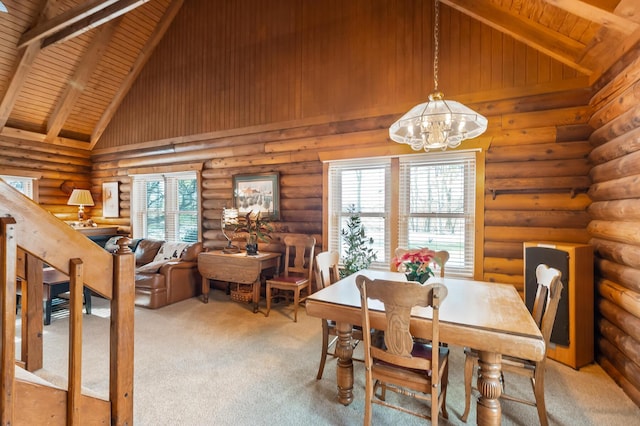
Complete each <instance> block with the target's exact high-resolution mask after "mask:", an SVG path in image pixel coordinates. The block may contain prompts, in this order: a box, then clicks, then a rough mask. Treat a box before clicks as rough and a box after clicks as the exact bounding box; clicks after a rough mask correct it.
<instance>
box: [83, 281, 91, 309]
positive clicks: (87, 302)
mask: <svg viewBox="0 0 640 426" xmlns="http://www.w3.org/2000/svg"><path fill="white" fill-rule="evenodd" d="M84 309H85V311H86V313H87V315H91V290H89V289H88V288H87V287H85V288H84Z"/></svg>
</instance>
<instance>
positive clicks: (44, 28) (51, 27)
mask: <svg viewBox="0 0 640 426" xmlns="http://www.w3.org/2000/svg"><path fill="white" fill-rule="evenodd" d="M117 1H118V0H93V1H90V2H87V3H86V4H83V5H81V6H78V7H76V8H74V9H70V10H68V11H66V12H64V13H62V14H60V15H58V16H56V17H54V18H51V19H49V20H47V21H44V22H42V23H40V24H39V25H36V26H35V27H34V28H33V29H31V30H29V31H27V32H26V33H24V34H23V35H22V37H20V40H19V41H18V46H17V47H18V48H21V47H24V46H26V45H28V44H32V43H35V42H36V41H39V40H42V39H43V38H45V37H47V36H50V35H51V34H54V33H56V32H57V31H60V30H61V29H63V28H65V27H67V26H69V25H71V24H74V23H76V22H78V21H80V20H81V19H84V18H86V17H87V16H90V15H92V14H94V13H96V12H98V11H100V10H102V9H104V8H106V7H107V6H110V5H112V4H113V3H116V2H117Z"/></svg>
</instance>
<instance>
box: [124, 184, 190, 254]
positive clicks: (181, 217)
mask: <svg viewBox="0 0 640 426" xmlns="http://www.w3.org/2000/svg"><path fill="white" fill-rule="evenodd" d="M132 200H133V203H132V206H131V208H132V218H131V219H132V226H133V237H134V238H153V239H157V240H165V241H185V242H194V241H198V230H199V229H200V226H199V223H200V221H199V215H198V212H199V211H200V208H199V203H198V200H199V196H198V179H197V175H196V173H195V172H183V173H169V174H154V175H136V176H134V177H133V196H132Z"/></svg>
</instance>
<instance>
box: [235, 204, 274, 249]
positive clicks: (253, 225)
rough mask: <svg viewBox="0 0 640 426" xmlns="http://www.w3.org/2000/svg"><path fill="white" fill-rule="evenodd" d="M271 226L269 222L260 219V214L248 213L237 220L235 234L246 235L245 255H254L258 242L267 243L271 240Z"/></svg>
mask: <svg viewBox="0 0 640 426" xmlns="http://www.w3.org/2000/svg"><path fill="white" fill-rule="evenodd" d="M272 231H273V226H271V223H269V220H268V219H266V218H263V217H262V214H261V213H260V212H257V213H254V212H253V211H250V212H249V213H247V214H246V215H245V216H244V217H240V218H238V225H237V226H236V229H235V233H236V234H238V233H246V234H247V253H248V254H256V253H257V251H258V241H261V242H264V243H266V242H268V241H269V240H270V239H271V235H270V234H271V232H272Z"/></svg>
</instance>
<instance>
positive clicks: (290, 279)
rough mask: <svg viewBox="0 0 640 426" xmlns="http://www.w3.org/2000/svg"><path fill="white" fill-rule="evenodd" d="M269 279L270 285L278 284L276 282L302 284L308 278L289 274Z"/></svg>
mask: <svg viewBox="0 0 640 426" xmlns="http://www.w3.org/2000/svg"><path fill="white" fill-rule="evenodd" d="M269 281H270V282H271V285H274V284H278V283H286V284H297V285H299V284H304V283H305V282H308V281H309V279H308V278H306V277H296V276H292V275H289V276H288V277H273V278H271V279H270V280H269Z"/></svg>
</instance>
